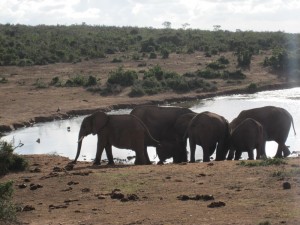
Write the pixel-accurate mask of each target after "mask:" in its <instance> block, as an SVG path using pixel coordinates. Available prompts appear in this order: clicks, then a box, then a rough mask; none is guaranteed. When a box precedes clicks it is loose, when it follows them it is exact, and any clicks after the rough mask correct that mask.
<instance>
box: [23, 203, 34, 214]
mask: <svg viewBox="0 0 300 225" xmlns="http://www.w3.org/2000/svg"><path fill="white" fill-rule="evenodd" d="M32 210H35V208H34V207H33V206H32V205H26V206H25V207H24V208H23V211H24V212H28V211H32Z"/></svg>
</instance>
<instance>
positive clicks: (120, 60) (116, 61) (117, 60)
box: [111, 58, 123, 63]
mask: <svg viewBox="0 0 300 225" xmlns="http://www.w3.org/2000/svg"><path fill="white" fill-rule="evenodd" d="M111 62H112V63H121V62H123V60H122V59H119V58H113V60H112V61H111Z"/></svg>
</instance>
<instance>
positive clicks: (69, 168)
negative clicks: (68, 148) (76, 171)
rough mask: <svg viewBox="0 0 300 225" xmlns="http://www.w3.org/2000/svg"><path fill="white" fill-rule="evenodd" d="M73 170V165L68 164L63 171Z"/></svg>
mask: <svg viewBox="0 0 300 225" xmlns="http://www.w3.org/2000/svg"><path fill="white" fill-rule="evenodd" d="M73 168H74V164H73V163H68V164H67V165H66V166H65V170H66V171H70V170H73Z"/></svg>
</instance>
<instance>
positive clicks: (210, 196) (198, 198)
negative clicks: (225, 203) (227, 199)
mask: <svg viewBox="0 0 300 225" xmlns="http://www.w3.org/2000/svg"><path fill="white" fill-rule="evenodd" d="M214 199H215V198H214V196H212V195H196V196H195V199H194V200H203V201H210V200H214Z"/></svg>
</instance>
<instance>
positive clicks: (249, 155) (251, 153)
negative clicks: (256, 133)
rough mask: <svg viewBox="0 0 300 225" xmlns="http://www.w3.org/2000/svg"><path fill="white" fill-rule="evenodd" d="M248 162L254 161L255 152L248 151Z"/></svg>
mask: <svg viewBox="0 0 300 225" xmlns="http://www.w3.org/2000/svg"><path fill="white" fill-rule="evenodd" d="M248 160H254V154H253V150H248Z"/></svg>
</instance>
